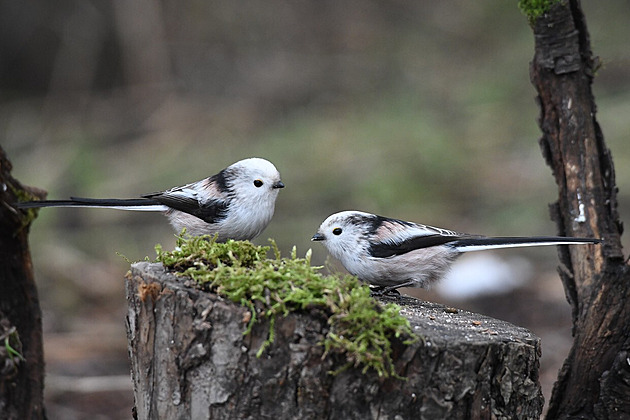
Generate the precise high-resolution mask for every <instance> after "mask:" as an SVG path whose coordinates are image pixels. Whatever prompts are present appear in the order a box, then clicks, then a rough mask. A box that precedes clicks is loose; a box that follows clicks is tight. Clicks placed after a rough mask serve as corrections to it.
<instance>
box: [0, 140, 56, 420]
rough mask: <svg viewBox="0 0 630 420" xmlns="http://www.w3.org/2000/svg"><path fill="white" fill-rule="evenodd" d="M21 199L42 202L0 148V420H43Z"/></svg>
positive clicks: (37, 325) (38, 333)
mask: <svg viewBox="0 0 630 420" xmlns="http://www.w3.org/2000/svg"><path fill="white" fill-rule="evenodd" d="M20 194H22V195H24V196H26V195H28V196H30V197H33V196H38V197H41V198H44V196H45V193H44V192H42V191H35V190H34V189H29V188H26V187H24V186H22V185H21V184H20V183H19V182H18V181H17V180H15V179H14V178H13V177H12V176H11V163H10V162H9V160H8V159H7V157H6V155H5V152H4V150H3V149H2V147H0V261H1V262H0V341H1V342H0V418H1V419H7V420H9V419H16V420H17V419H43V418H45V413H44V406H43V389H44V357H43V350H42V319H41V318H42V315H41V309H40V307H39V298H38V296H37V288H36V287H35V281H34V278H33V270H32V263H31V257H30V253H29V248H28V229H29V227H30V220H28V219H27V216H26V215H25V214H24V213H22V212H19V211H17V210H16V209H15V208H14V207H13V204H14V203H15V202H16V201H18V200H17V196H18V195H20ZM6 344H9V345H10V348H12V349H14V350H15V351H16V352H18V353H20V354H21V355H22V356H23V359H21V358H20V357H19V356H18V355H17V354H16V353H13V352H12V351H10V350H9V348H8V347H6Z"/></svg>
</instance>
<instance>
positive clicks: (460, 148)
mask: <svg viewBox="0 0 630 420" xmlns="http://www.w3.org/2000/svg"><path fill="white" fill-rule="evenodd" d="M629 6H630V2H629V1H627V0H626V1H619V0H617V1H612V0H602V1H598V2H583V7H584V9H585V15H586V18H587V23H588V27H589V30H590V34H591V41H592V46H593V50H594V53H595V55H598V56H599V57H600V58H601V60H602V63H603V65H602V67H601V69H600V70H599V71H598V73H597V77H596V78H595V86H594V91H595V95H596V102H597V104H598V107H599V113H598V115H597V117H598V120H599V122H600V124H601V126H602V128H603V131H604V135H605V138H606V141H607V143H608V145H609V147H610V148H611V149H612V152H613V157H614V161H615V164H616V169H617V183H618V186H619V188H620V197H619V198H620V211H621V215H622V219H623V220H628V219H629V217H628V215H629V212H630V195H629V192H630V164H629V163H630V150H629V148H628V141H627V140H628V135H629V134H630V118H628V116H630V70H629V69H630V48H629V47H628V40H629V39H630V25H628V22H629V21H630V7H629ZM533 51H534V40H533V35H532V32H531V30H530V28H529V27H528V23H527V19H526V18H525V17H524V16H523V15H522V14H521V13H520V12H519V10H518V8H517V4H516V1H506V0H488V1H483V2H470V1H463V0H459V1H458V0H442V1H439V2H436V1H418V0H395V1H378V0H372V1H358V0H334V1H331V0H323V1H321V0H320V1H304V0H303V1H295V2H286V1H278V0H268V1H265V2H254V1H238V2H234V1H229V0H217V1H189V2H175V1H155V0H131V1H129V0H114V1H89V0H88V1H85V0H84V1H73V0H57V1H45V0H32V1H29V2H16V1H11V0H0V143H1V144H2V146H3V147H4V148H5V149H6V150H7V153H8V156H9V158H10V159H11V160H12V162H13V164H14V171H13V173H14V176H15V177H16V178H17V179H19V180H20V181H22V182H23V183H24V184H26V185H32V186H36V187H40V188H43V189H45V190H47V191H48V192H49V198H51V199H54V198H66V197H68V196H70V195H77V196H86V197H121V198H122V197H136V196H138V195H140V194H143V193H148V192H153V191H157V190H162V189H166V188H170V187H172V186H176V185H181V184H184V183H187V182H191V181H196V180H198V179H201V178H204V177H206V176H209V175H211V174H214V173H216V172H217V171H218V170H220V169H222V168H223V167H225V166H227V165H229V164H231V163H233V162H234V161H237V160H239V159H242V158H245V157H251V156H260V157H264V158H267V159H269V160H271V161H272V162H274V163H275V165H276V166H277V167H278V169H279V170H280V172H281V174H282V177H283V181H284V182H285V184H286V186H287V187H286V188H285V189H284V190H282V191H281V192H280V196H279V199H278V203H277V208H276V216H275V218H274V219H273V221H272V223H271V224H270V225H269V227H268V228H267V230H266V231H265V232H264V233H263V234H262V235H261V236H260V237H259V238H257V239H256V240H255V241H254V242H256V243H259V244H265V243H266V242H267V238H269V237H271V238H275V239H276V241H277V242H278V244H279V245H280V247H281V249H282V250H283V251H284V252H285V254H288V253H289V252H290V249H291V248H292V247H293V245H297V248H298V254H300V255H303V254H304V253H305V252H306V251H307V249H308V248H310V247H312V248H313V253H314V260H315V262H316V263H318V264H320V263H321V264H323V263H324V261H325V260H326V252H325V250H324V248H323V247H321V246H320V244H311V242H310V241H309V239H310V237H311V235H312V234H313V233H314V232H315V230H316V228H317V227H318V225H319V223H320V222H321V221H322V220H323V219H324V218H325V217H327V216H328V215H329V214H331V213H334V212H336V211H340V210H347V209H360V210H364V211H369V212H373V213H379V214H382V215H387V216H391V217H398V218H402V219H408V220H414V221H418V222H423V223H428V224H433V225H436V226H442V227H447V228H450V229H455V230H460V231H465V232H473V233H483V234H488V235H540V234H555V233H556V229H555V225H554V224H553V223H552V222H551V221H550V220H549V216H548V210H547V205H548V203H550V202H553V201H555V199H556V187H555V184H554V181H553V178H552V175H551V171H550V169H549V168H547V167H546V165H545V163H544V161H543V158H542V156H541V153H540V150H539V147H538V143H537V140H538V138H539V137H540V131H539V129H538V126H537V124H536V119H537V116H538V112H539V111H538V107H537V105H536V103H535V91H534V89H533V87H532V86H531V84H530V82H529V62H530V60H531V59H532V56H533ZM174 242H175V239H174V233H173V232H172V231H171V228H170V226H169V224H168V223H167V221H166V219H165V218H163V216H161V215H159V214H145V213H140V214H138V213H131V212H120V211H114V210H109V211H108V210H95V209H87V210H77V209H45V210H42V211H41V212H40V217H39V218H38V219H37V220H36V221H35V224H34V226H33V228H32V231H31V247H32V253H33V262H34V266H35V270H36V277H37V281H38V285H39V288H40V297H41V301H42V306H43V310H44V330H45V356H46V360H47V382H46V393H47V409H48V413H49V416H50V418H51V419H52V418H64V419H82V418H86V419H87V418H90V419H110V418H111V419H115V418H121V419H124V418H129V417H130V410H131V406H132V404H133V396H132V393H131V381H130V380H129V368H128V361H127V347H126V337H125V328H124V324H125V314H126V303H125V298H124V292H123V282H124V279H123V277H124V274H125V273H126V271H127V269H128V266H129V265H128V263H127V262H126V260H125V259H124V258H122V257H121V256H120V255H119V254H122V255H124V256H125V257H127V258H129V259H131V260H142V259H144V258H145V257H146V256H148V257H149V258H153V257H154V255H155V253H154V250H153V248H154V245H155V244H156V243H161V244H162V245H163V246H164V247H165V248H166V249H169V248H171V247H172V246H173V244H174ZM626 245H627V243H626ZM331 264H332V266H334V267H337V269H339V270H342V268H341V267H339V266H338V264H336V263H335V262H334V261H333V262H331ZM555 270H556V251H555V250H554V249H553V248H546V249H538V250H518V251H516V250H512V251H500V252H499V251H497V252H494V253H492V254H484V256H483V257H482V256H481V254H480V255H476V256H473V257H467V258H466V259H464V260H462V261H461V263H460V265H458V266H457V267H456V268H455V270H454V272H453V274H454V275H455V276H454V277H459V281H461V278H462V274H461V272H462V271H463V272H464V274H463V278H464V283H463V284H462V283H457V279H455V280H454V282H455V283H454V284H455V285H454V286H450V284H451V282H450V281H446V282H445V283H444V284H443V286H442V287H440V288H438V289H436V290H433V291H430V292H425V291H420V292H414V293H415V294H416V295H417V296H419V297H420V298H423V299H430V300H434V301H438V302H442V303H445V304H448V305H452V306H456V307H459V308H467V309H471V310H475V311H479V312H483V313H485V314H488V315H491V316H495V317H498V318H502V319H506V320H508V321H511V322H513V323H515V324H518V325H522V326H525V327H528V328H530V329H531V330H532V331H533V332H534V333H535V334H537V335H539V336H540V337H541V338H542V339H543V359H542V377H541V380H542V382H543V386H544V392H545V394H546V395H547V396H548V395H549V393H550V390H551V385H552V383H553V381H554V380H555V377H556V373H557V369H558V368H559V366H560V364H561V363H562V361H563V359H564V356H565V355H566V353H567V351H568V348H569V345H570V343H571V336H570V310H569V306H568V304H567V303H566V301H565V298H564V292H563V290H562V286H561V283H560V280H559V278H558V276H557V274H556V272H555ZM490 277H492V278H495V279H496V281H497V282H498V283H499V286H509V287H494V288H492V287H490V288H489V289H484V290H483V291H479V290H477V291H471V292H470V293H468V294H467V293H463V292H464V291H465V289H466V287H465V286H469V285H481V284H484V283H485V282H486V280H488V278H490Z"/></svg>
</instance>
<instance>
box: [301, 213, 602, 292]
mask: <svg viewBox="0 0 630 420" xmlns="http://www.w3.org/2000/svg"><path fill="white" fill-rule="evenodd" d="M312 240H313V241H322V243H323V244H324V246H325V247H326V249H328V252H330V254H331V255H332V256H333V257H335V258H337V259H338V260H340V261H341V263H342V264H343V266H344V267H345V268H346V270H348V271H349V272H350V273H351V274H353V275H355V276H357V277H359V279H361V280H363V281H365V282H367V283H369V284H371V285H374V286H378V287H380V288H383V289H384V291H386V292H387V291H391V290H394V289H397V288H399V287H427V286H429V285H431V283H433V282H435V281H437V280H439V279H440V278H441V277H442V276H443V275H444V274H445V272H446V271H447V269H448V268H449V266H450V265H451V263H453V261H454V260H455V259H456V258H457V257H458V256H460V255H461V254H462V253H464V252H468V251H479V250H485V249H497V248H513V247H524V246H544V245H568V244H596V243H600V242H601V240H599V239H589V238H564V237H558V236H552V237H542V236H539V237H485V236H475V235H469V234H465V233H458V232H453V231H451V230H446V229H441V228H436V227H431V226H426V225H421V224H418V223H412V222H405V221H403V220H397V219H390V218H387V217H382V216H377V215H374V214H370V213H364V212H360V211H343V212H340V213H335V214H333V215H331V216H329V217H328V218H327V219H326V220H324V222H323V223H322V224H321V226H320V227H319V230H318V231H317V233H315V235H313V237H312Z"/></svg>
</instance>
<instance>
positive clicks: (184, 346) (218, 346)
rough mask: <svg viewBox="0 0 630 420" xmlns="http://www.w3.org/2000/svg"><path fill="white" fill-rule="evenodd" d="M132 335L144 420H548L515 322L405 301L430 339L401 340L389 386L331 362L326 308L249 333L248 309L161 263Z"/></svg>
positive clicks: (133, 317)
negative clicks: (325, 344) (197, 285)
mask: <svg viewBox="0 0 630 420" xmlns="http://www.w3.org/2000/svg"><path fill="white" fill-rule="evenodd" d="M126 289H127V300H128V303H129V312H128V315H127V334H128V340H129V354H130V358H131V364H132V376H133V382H134V393H135V401H136V403H135V411H136V415H137V418H138V419H191V418H192V419H210V418H212V419H228V418H229V419H232V418H239V419H241V418H246V419H264V418H274V419H313V418H316V419H320V418H331V419H370V418H372V419H377V418H382V419H385V418H390V419H394V418H416V419H438V418H448V419H491V418H492V419H494V418H510V419H538V418H539V417H540V414H541V411H542V405H543V399H542V394H541V390H540V384H539V382H538V367H539V366H538V363H539V355H540V340H539V339H538V338H537V337H535V336H534V335H532V334H531V333H530V332H528V331H527V330H525V329H523V328H520V327H515V326H514V325H511V324H509V323H507V322H503V321H498V320H496V319H492V318H489V317H486V316H483V315H477V314H473V313H470V312H465V311H455V310H448V309H447V308H445V307H444V306H441V305H437V304H433V303H426V302H421V301H418V300H416V299H413V298H407V297H400V298H398V299H397V303H399V304H400V305H402V306H403V309H402V313H403V314H404V315H405V316H407V317H408V318H409V320H410V323H411V325H412V327H413V328H414V331H416V332H417V334H418V335H419V336H420V337H421V338H422V340H420V341H418V342H416V343H415V344H412V345H410V346H405V345H403V344H402V343H400V342H394V356H393V357H394V361H395V366H396V370H397V372H399V374H400V375H402V376H404V377H406V379H400V378H393V377H390V378H379V377H378V375H377V374H376V373H374V372H372V371H368V372H367V373H362V372H361V368H360V367H359V368H350V369H347V370H345V371H343V372H341V373H338V374H337V375H332V374H330V371H332V370H335V369H338V368H339V367H340V366H342V365H343V363H344V360H343V356H341V355H339V354H332V355H328V356H327V357H325V358H322V354H323V348H322V346H321V345H319V343H321V342H322V340H323V337H324V334H325V333H326V330H327V327H328V325H327V322H326V318H325V317H324V316H322V315H321V314H320V313H319V312H318V311H317V310H315V309H314V310H312V311H311V312H310V313H306V312H304V313H292V314H290V315H288V316H287V317H285V318H278V319H277V320H276V323H275V339H274V341H273V344H272V345H270V346H269V347H268V348H267V349H266V350H265V351H264V353H263V355H262V357H260V358H257V357H256V352H257V350H258V349H259V348H260V346H261V345H262V343H263V342H264V341H265V340H266V339H267V335H268V333H269V323H268V322H265V321H263V322H260V323H258V324H256V326H255V327H254V328H253V330H252V331H251V333H250V334H248V335H243V332H244V331H245V329H246V324H247V320H248V319H249V316H248V314H249V312H248V308H246V307H243V306H240V305H236V304H233V303H231V302H228V301H225V300H223V299H222V298H220V297H218V296H216V295H214V294H210V293H206V292H203V291H201V290H199V289H197V288H193V287H190V285H189V284H188V283H187V281H185V280H182V279H178V278H176V277H175V276H174V275H173V274H170V273H167V272H165V270H164V268H163V266H162V265H161V264H150V263H146V262H142V263H135V264H133V265H132V267H131V271H130V273H129V274H128V275H127V284H126Z"/></svg>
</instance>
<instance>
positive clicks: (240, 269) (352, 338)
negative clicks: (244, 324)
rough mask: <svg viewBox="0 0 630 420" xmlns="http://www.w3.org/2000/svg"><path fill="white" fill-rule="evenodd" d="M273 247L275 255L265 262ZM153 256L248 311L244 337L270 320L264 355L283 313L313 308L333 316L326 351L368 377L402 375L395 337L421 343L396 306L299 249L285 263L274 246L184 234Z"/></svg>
mask: <svg viewBox="0 0 630 420" xmlns="http://www.w3.org/2000/svg"><path fill="white" fill-rule="evenodd" d="M270 249H273V254H274V258H267V253H268V252H269V250H270ZM156 252H157V260H158V261H159V262H161V263H163V264H164V265H165V266H166V267H167V268H169V269H171V270H174V271H176V272H177V274H178V275H181V276H186V277H190V278H192V279H194V280H195V281H196V282H197V283H198V284H199V285H200V287H202V288H204V289H207V290H213V291H215V292H216V293H218V294H220V295H222V296H225V297H226V298H228V299H230V300H231V301H233V302H236V303H239V304H242V305H244V306H247V307H249V308H250V311H251V313H252V318H251V320H250V322H249V325H248V328H247V330H246V331H245V333H246V334H247V333H249V331H251V328H252V327H253V325H254V323H255V322H256V319H257V318H256V316H257V314H258V315H259V316H262V317H267V318H269V320H270V325H271V328H270V332H269V337H268V339H267V341H266V342H265V344H263V346H262V347H261V349H259V351H258V355H259V356H260V355H261V354H262V352H263V350H264V348H265V347H266V346H267V345H269V344H270V343H271V342H272V341H273V334H274V333H273V325H274V321H275V318H276V317H277V316H278V315H281V316H286V315H287V314H289V313H290V312H293V311H300V310H305V309H312V308H320V309H321V310H322V312H324V313H327V314H329V318H328V323H329V325H330V328H329V331H328V333H327V335H326V337H325V339H324V342H323V343H322V344H323V346H324V348H325V353H326V354H328V353H329V352H332V351H340V352H342V353H344V354H345V356H346V358H347V360H348V363H347V364H346V365H345V366H344V367H343V368H342V369H345V368H347V367H350V366H362V367H363V371H364V372H366V371H367V370H368V369H374V370H375V371H376V372H377V373H378V374H379V376H390V375H393V376H397V375H396V373H395V371H394V367H393V364H392V359H391V353H392V347H391V339H392V338H393V337H404V338H405V339H406V340H407V341H406V343H411V342H413V341H415V340H417V337H416V336H415V335H414V334H413V332H412V330H411V327H410V326H409V322H408V320H407V319H406V318H405V317H403V316H402V315H400V314H399V310H400V307H399V306H398V305H395V304H387V305H384V306H383V305H380V304H379V303H378V302H376V301H375V300H374V299H372V298H371V297H370V289H369V287H367V286H366V285H363V284H361V283H360V282H359V280H358V279H357V278H356V277H352V276H324V275H322V274H320V273H319V272H318V271H319V270H320V268H321V267H313V266H311V261H310V255H311V252H310V250H309V251H308V252H307V253H306V256H305V258H298V257H297V255H296V250H295V247H294V248H293V252H292V254H291V257H290V258H283V257H281V255H280V251H279V250H278V248H277V246H276V244H275V242H273V241H271V247H269V246H255V245H253V244H252V243H250V242H248V241H227V242H226V243H217V242H216V241H215V240H214V239H212V238H209V237H193V238H190V237H184V236H180V237H179V238H178V240H177V247H176V248H175V250H174V251H172V252H166V251H164V250H162V248H161V247H160V246H159V245H158V246H157V247H156ZM255 308H259V310H258V311H256V310H255ZM260 308H262V310H261V309H260ZM342 369H340V370H342Z"/></svg>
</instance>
